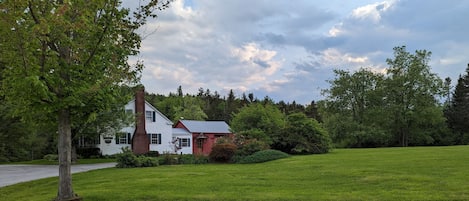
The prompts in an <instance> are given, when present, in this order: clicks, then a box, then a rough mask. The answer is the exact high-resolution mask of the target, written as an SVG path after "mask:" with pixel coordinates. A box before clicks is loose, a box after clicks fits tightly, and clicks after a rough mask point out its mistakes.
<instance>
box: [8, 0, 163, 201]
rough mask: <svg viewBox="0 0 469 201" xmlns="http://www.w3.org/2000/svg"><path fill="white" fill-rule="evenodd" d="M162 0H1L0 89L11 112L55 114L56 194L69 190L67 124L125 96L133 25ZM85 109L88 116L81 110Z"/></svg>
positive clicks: (134, 73) (131, 77)
mask: <svg viewBox="0 0 469 201" xmlns="http://www.w3.org/2000/svg"><path fill="white" fill-rule="evenodd" d="M166 6H168V4H167V3H164V4H158V2H157V1H156V0H151V1H148V2H147V3H144V4H142V5H141V6H140V7H139V8H137V10H136V12H134V13H133V14H131V13H130V10H129V9H126V8H122V5H121V1H118V0H106V1H79V0H60V1H1V2H0V23H1V24H0V25H1V27H2V29H1V31H0V55H2V56H1V57H0V63H3V64H4V66H5V67H4V69H3V71H2V76H3V77H2V78H3V79H2V86H1V92H2V95H4V97H5V101H6V102H7V103H9V104H11V105H12V111H13V113H14V115H16V116H19V117H21V118H23V119H28V120H30V121H33V120H34V116H35V115H37V114H40V115H44V116H46V117H48V118H50V119H55V122H56V125H57V128H58V129H57V130H58V135H59V141H58V154H59V163H60V166H59V167H60V168H59V189H58V195H57V200H67V199H71V198H73V197H75V193H74V192H73V189H72V179H71V173H70V163H71V128H72V124H73V123H74V121H75V120H76V118H78V119H82V118H83V117H84V118H85V119H89V120H92V119H93V118H94V117H96V116H97V115H96V113H100V112H101V111H108V110H110V109H111V108H114V107H115V106H116V105H123V104H125V101H124V100H125V97H126V96H125V95H124V94H122V93H121V92H122V91H121V90H120V87H121V86H122V85H126V84H131V83H136V82H137V81H138V75H139V73H140V72H141V70H142V68H143V65H142V63H137V64H136V65H130V64H129V63H128V58H129V56H132V55H136V54H137V53H138V49H139V47H140V42H141V37H140V36H139V35H138V34H137V32H136V31H137V29H138V28H139V27H140V26H142V25H144V24H145V23H146V19H147V18H148V17H154V16H155V15H154V13H152V11H153V10H155V9H158V8H160V9H162V8H165V7H166ZM84 114H86V116H83V115H84Z"/></svg>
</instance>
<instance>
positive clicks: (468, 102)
mask: <svg viewBox="0 0 469 201" xmlns="http://www.w3.org/2000/svg"><path fill="white" fill-rule="evenodd" d="M445 116H446V118H447V122H448V126H449V128H450V129H451V130H452V131H453V132H454V134H455V135H456V142H455V143H457V144H467V143H469V64H468V66H467V68H466V74H465V75H463V76H461V75H460V76H459V79H458V83H457V85H456V88H455V89H454V92H453V95H452V98H451V99H450V101H449V105H448V108H447V110H446V112H445Z"/></svg>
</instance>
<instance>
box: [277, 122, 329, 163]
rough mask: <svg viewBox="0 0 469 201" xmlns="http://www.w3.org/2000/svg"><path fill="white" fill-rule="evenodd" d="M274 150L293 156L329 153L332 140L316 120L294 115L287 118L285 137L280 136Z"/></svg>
mask: <svg viewBox="0 0 469 201" xmlns="http://www.w3.org/2000/svg"><path fill="white" fill-rule="evenodd" d="M272 148H274V149H277V150H280V151H283V152H286V153H291V154H320V153H327V152H329V150H330V149H331V138H330V137H329V134H328V133H327V132H326V130H325V129H323V128H322V127H321V125H320V124H319V123H318V122H317V121H316V120H314V119H312V118H308V117H307V116H306V115H305V114H303V113H293V114H290V115H288V116H287V118H286V127H285V128H284V129H283V135H279V138H278V139H277V140H276V142H275V143H274V144H273V145H272Z"/></svg>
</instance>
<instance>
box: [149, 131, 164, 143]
mask: <svg viewBox="0 0 469 201" xmlns="http://www.w3.org/2000/svg"><path fill="white" fill-rule="evenodd" d="M148 138H150V144H161V134H160V133H148Z"/></svg>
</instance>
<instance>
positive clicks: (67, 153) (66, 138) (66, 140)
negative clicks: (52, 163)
mask: <svg viewBox="0 0 469 201" xmlns="http://www.w3.org/2000/svg"><path fill="white" fill-rule="evenodd" d="M58 131H59V142H58V152H59V191H58V193H57V198H56V200H58V201H63V200H77V198H75V197H76V196H75V194H74V193H73V189H72V173H71V159H72V154H71V153H72V151H71V148H72V129H71V122H70V111H69V110H68V109H61V110H59V115H58ZM78 199H79V198H78Z"/></svg>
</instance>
